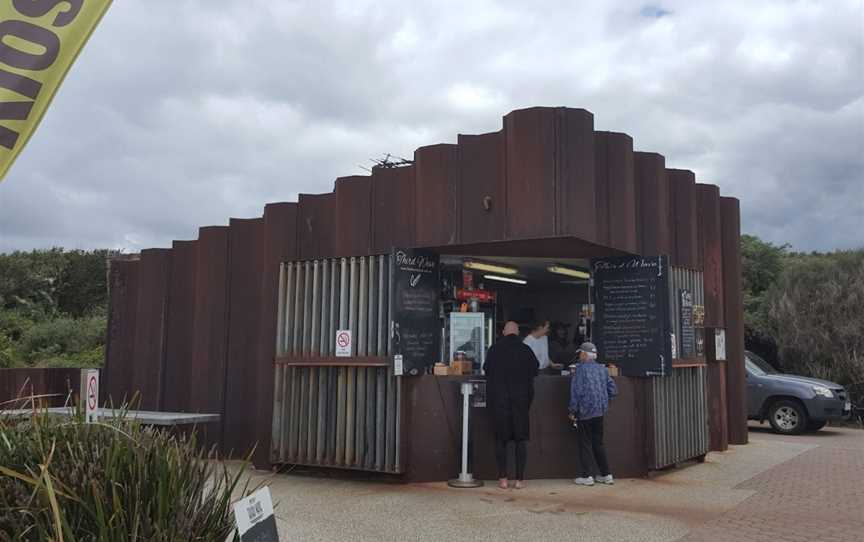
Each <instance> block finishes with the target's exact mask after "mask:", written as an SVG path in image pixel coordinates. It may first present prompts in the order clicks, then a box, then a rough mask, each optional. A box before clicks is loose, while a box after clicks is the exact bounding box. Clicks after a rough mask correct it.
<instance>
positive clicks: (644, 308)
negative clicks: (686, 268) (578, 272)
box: [591, 256, 672, 376]
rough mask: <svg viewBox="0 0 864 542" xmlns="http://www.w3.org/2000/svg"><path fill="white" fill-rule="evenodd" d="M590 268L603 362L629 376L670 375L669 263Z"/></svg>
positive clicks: (608, 261) (660, 259)
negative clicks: (616, 367)
mask: <svg viewBox="0 0 864 542" xmlns="http://www.w3.org/2000/svg"><path fill="white" fill-rule="evenodd" d="M591 268H592V271H593V277H592V278H593V281H594V289H593V296H594V304H595V309H596V310H595V321H594V330H593V332H594V333H593V338H594V342H595V344H596V345H597V350H598V353H599V359H600V361H603V362H606V363H614V364H616V365H617V366H618V367H619V369H620V371H621V374H622V375H624V376H660V375H667V374H670V373H671V368H672V342H671V340H670V339H671V336H670V329H669V327H670V325H669V322H670V319H669V278H668V277H669V260H668V258H667V257H666V256H657V257H652V258H643V257H638V256H633V257H629V256H628V257H623V258H600V259H595V260H592V261H591Z"/></svg>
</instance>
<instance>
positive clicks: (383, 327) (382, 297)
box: [378, 256, 390, 356]
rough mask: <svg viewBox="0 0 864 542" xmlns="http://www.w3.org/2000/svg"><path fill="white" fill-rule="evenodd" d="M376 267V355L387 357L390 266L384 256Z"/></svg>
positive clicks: (379, 257) (388, 343)
mask: <svg viewBox="0 0 864 542" xmlns="http://www.w3.org/2000/svg"><path fill="white" fill-rule="evenodd" d="M378 267H379V268H380V269H381V273H380V274H379V275H378V294H379V295H378V355H379V356H384V355H387V353H388V351H389V346H390V340H389V334H390V330H389V325H390V318H389V315H388V313H387V311H388V307H389V303H390V300H389V299H388V295H389V290H390V282H389V276H390V264H389V259H388V258H387V257H386V256H378Z"/></svg>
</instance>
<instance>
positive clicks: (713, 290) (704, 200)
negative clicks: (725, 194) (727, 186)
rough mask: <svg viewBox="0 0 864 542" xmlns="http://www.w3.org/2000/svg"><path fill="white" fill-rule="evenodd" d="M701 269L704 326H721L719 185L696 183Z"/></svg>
mask: <svg viewBox="0 0 864 542" xmlns="http://www.w3.org/2000/svg"><path fill="white" fill-rule="evenodd" d="M696 194H697V197H698V200H699V232H700V234H701V236H700V237H701V240H702V246H701V250H702V260H703V261H702V269H703V270H704V273H705V303H704V304H705V326H706V327H723V322H724V317H723V286H724V285H723V253H722V250H721V244H722V243H721V233H720V188H719V187H717V186H716V185H711V184H697V185H696Z"/></svg>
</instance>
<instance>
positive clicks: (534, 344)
mask: <svg viewBox="0 0 864 542" xmlns="http://www.w3.org/2000/svg"><path fill="white" fill-rule="evenodd" d="M524 342H525V344H527V345H528V347H529V348H531V350H532V351H533V352H534V356H535V357H536V358H537V362H538V363H539V364H540V371H542V372H544V373H555V374H560V371H561V368H562V367H563V365H561V364H559V363H555V362H553V361H552V360H551V358H550V357H549V320H538V321H537V322H536V323H535V324H534V325H533V326H532V327H531V333H529V334H528V335H526V336H525V341H524Z"/></svg>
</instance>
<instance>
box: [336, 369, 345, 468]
mask: <svg viewBox="0 0 864 542" xmlns="http://www.w3.org/2000/svg"><path fill="white" fill-rule="evenodd" d="M338 375H339V376H338V382H337V391H336V394H337V395H336V401H337V410H336V457H335V460H334V463H335V464H336V465H344V464H345V415H346V411H347V405H346V399H347V395H348V385H347V380H348V369H347V368H346V367H339V369H338Z"/></svg>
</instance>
